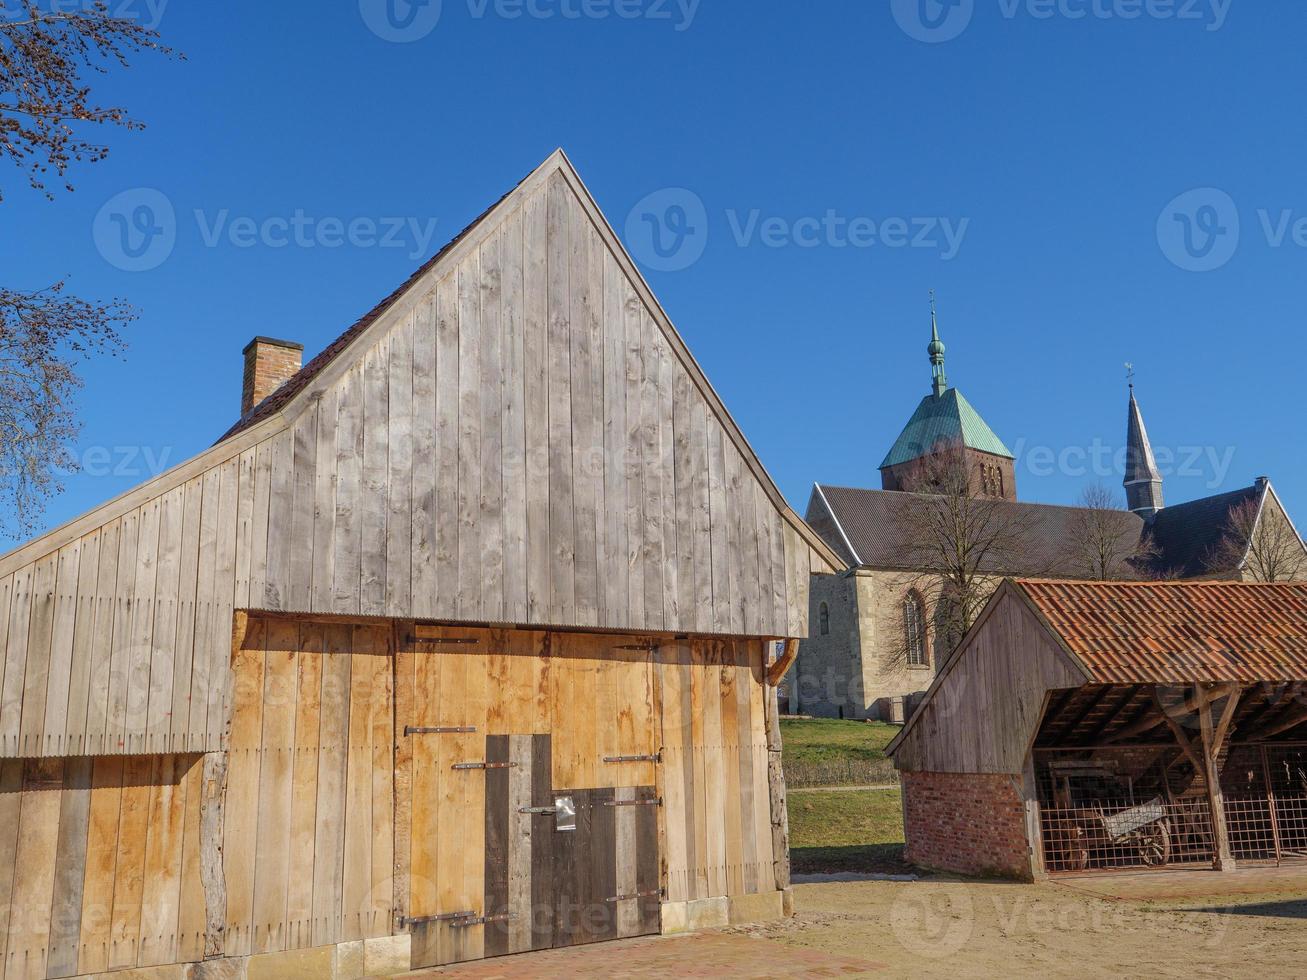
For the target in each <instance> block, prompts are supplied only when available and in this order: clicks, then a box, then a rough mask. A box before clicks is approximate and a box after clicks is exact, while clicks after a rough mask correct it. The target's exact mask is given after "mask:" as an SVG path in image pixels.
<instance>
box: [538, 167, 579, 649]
mask: <svg viewBox="0 0 1307 980" xmlns="http://www.w3.org/2000/svg"><path fill="white" fill-rule="evenodd" d="M570 198H571V191H570V190H568V188H567V185H566V183H565V182H564V181H563V179H562V178H561V177H558V176H555V177H552V178H550V181H549V203H548V215H547V221H548V243H547V252H548V257H549V262H548V279H549V282H548V290H547V292H548V304H549V307H548V309H549V314H548V315H549V340H548V345H547V348H546V357H547V360H548V365H549V377H548V382H547V390H548V393H549V450H548V458H549V532H548V533H549V543H550V548H551V558H550V571H549V578H550V595H551V606H550V611H549V614H548V616H547V619H546V621H547V622H554V623H564V624H571V623H575V622H576V599H577V595H576V573H575V564H574V563H575V560H576V554H575V552H576V523H575V518H574V515H573V512H572V504H573V498H572V372H571V334H572V326H571V304H570V293H569V282H570V270H569V256H570V248H569V224H570V222H569V218H570V215H571V210H570V200H569V199H570Z"/></svg>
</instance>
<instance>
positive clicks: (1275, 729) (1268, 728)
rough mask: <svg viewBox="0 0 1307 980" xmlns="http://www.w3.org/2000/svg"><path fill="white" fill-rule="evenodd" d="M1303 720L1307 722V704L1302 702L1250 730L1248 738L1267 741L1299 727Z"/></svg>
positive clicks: (1254, 740) (1255, 740)
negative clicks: (1259, 726) (1254, 729)
mask: <svg viewBox="0 0 1307 980" xmlns="http://www.w3.org/2000/svg"><path fill="white" fill-rule="evenodd" d="M1303 722H1307V704H1300V705H1298V706H1297V707H1294V708H1290V709H1289V710H1288V711H1286V712H1284V713H1283V714H1281V715H1280V716H1279V717H1277V718H1276V719H1275V720H1274V721H1272V722H1270V723H1268V724H1266V725H1263V726H1262V727H1261V728H1259V729H1257V730H1256V731H1253V732H1249V733H1248V740H1249V741H1250V742H1261V741H1265V740H1266V739H1268V738H1273V737H1274V736H1276V735H1279V734H1280V733H1281V732H1287V731H1288V730H1289V729H1290V728H1297V727H1298V726H1299V725H1301V724H1302V723H1303Z"/></svg>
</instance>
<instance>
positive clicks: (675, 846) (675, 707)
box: [617, 643, 690, 934]
mask: <svg viewBox="0 0 1307 980" xmlns="http://www.w3.org/2000/svg"><path fill="white" fill-rule="evenodd" d="M685 649H686V648H685V645H684V644H681V643H677V644H674V645H671V644H669V645H665V646H663V647H660V648H659V660H660V663H659V665H658V670H659V672H660V674H661V681H662V692H663V697H662V704H663V710H662V717H661V719H660V722H661V724H662V739H661V742H662V754H663V781H664V784H665V796H664V799H663V812H662V819H663V822H664V826H665V834H664V836H665V839H666V841H667V849H666V852H665V853H664V854H663V863H664V865H665V867H666V869H667V870H666V877H667V882H666V886H667V900H668V901H669V902H685V901H689V898H690V893H689V888H688V875H689V867H690V865H689V859H688V856H687V853H686V794H685V787H686V762H687V759H686V752H685V743H686V734H687V733H686V728H687V726H688V725H689V724H690V719H689V718H688V717H686V716H685V714H684V713H683V711H682V705H683V704H684V702H685V700H686V695H687V694H688V691H686V689H685V670H684V668H683V667H682V665H681V662H680V661H681V659H682V654H683V652H684V650H685ZM630 798H631V799H634V793H632V795H631V797H630ZM620 829H621V826H620V824H619V834H618V845H617V854H618V859H619V861H620V860H621V857H622V854H623V845H622V840H623V837H622V834H621V833H620ZM628 829H629V833H630V835H631V836H632V839H631V841H630V843H629V846H630V847H631V848H634V844H635V841H634V834H635V825H634V823H632V824H631V825H630V827H629V828H628ZM618 867H619V883H618V885H619V887H622V885H621V875H620V871H621V865H620V864H619V866H618ZM630 879H631V880H630V882H629V884H630V886H631V889H632V891H634V886H635V865H634V853H633V852H632V863H631V865H630ZM634 912H635V906H634V905H632V906H631V908H630V909H628V911H627V913H625V914H624V916H623V919H622V921H623V923H625V928H626V929H627V932H626V933H624V934H629V931H630V930H631V929H634V928H635V919H636V918H637V916H636V915H635V914H634Z"/></svg>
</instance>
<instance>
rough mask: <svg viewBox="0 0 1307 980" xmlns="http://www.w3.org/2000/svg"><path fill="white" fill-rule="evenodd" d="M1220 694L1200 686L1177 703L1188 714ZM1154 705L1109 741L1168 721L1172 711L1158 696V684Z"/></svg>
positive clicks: (1148, 729)
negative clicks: (1151, 709) (1148, 711)
mask: <svg viewBox="0 0 1307 980" xmlns="http://www.w3.org/2000/svg"><path fill="white" fill-rule="evenodd" d="M1220 695H1221V692H1220V691H1219V690H1218V691H1216V692H1212V691H1208V690H1205V689H1203V688H1199V689H1198V690H1196V691H1195V692H1194V693H1193V694H1191V695H1189V697H1187V698H1185V699H1184V701H1183V702H1182V703H1181V704H1179V705H1177V706H1176V707H1177V708H1183V709H1184V710H1183V711H1182V712H1181V714H1186V715H1188V714H1193V713H1194V712H1195V711H1197V710H1198V708H1199V707H1200V706H1201V705H1203V704H1206V703H1208V702H1209V701H1212V700H1214V699H1215V698H1218V697H1220ZM1153 705H1154V710H1153V711H1151V712H1150V713H1149V714H1147V715H1145V716H1144V717H1142V718H1140V719H1138V720H1137V721H1132V722H1131V723H1130V724H1129V725H1127V726H1126V727H1125V728H1123V729H1121V730H1120V731H1119V732H1117V733H1116V734H1115V735H1113V736H1112V737H1111V738H1109V739H1108V742H1120V741H1122V740H1124V739H1127V738H1131V737H1133V736H1135V735H1142V734H1143V733H1144V732H1150V731H1152V730H1153V729H1154V728H1156V727H1157V726H1158V725H1160V724H1162V722H1164V721H1166V719H1167V718H1168V717H1169V715H1170V712H1168V711H1167V709H1166V707H1165V706H1164V705H1163V704H1162V702H1161V700H1160V699H1159V698H1158V697H1157V687H1156V685H1154V687H1153ZM1172 710H1174V709H1172Z"/></svg>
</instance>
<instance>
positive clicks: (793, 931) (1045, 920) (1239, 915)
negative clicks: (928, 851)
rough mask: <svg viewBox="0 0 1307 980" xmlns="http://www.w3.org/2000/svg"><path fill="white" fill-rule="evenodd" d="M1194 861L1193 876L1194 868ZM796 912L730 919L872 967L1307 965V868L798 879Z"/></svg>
mask: <svg viewBox="0 0 1307 980" xmlns="http://www.w3.org/2000/svg"><path fill="white" fill-rule="evenodd" d="M1185 874H1189V875H1191V877H1187V878H1186V877H1185ZM795 905H796V909H797V914H796V916H795V917H794V918H793V919H791V920H787V921H782V922H777V923H772V924H769V925H763V926H758V927H749V928H744V929H738V930H729V931H730V932H733V933H737V934H745V935H751V936H754V937H757V938H762V939H769V940H772V941H775V942H778V943H780V944H783V945H789V946H798V947H805V948H808V949H813V950H822V951H826V952H830V953H839V954H844V955H847V956H856V957H860V958H864V957H865V958H866V959H867V960H870V961H875V962H876V963H877V964H884V966H885V969H883V970H877V971H876V972H875V973H874V974H869V975H876V976H885V977H895V976H904V977H907V976H912V977H948V978H950V980H957V978H962V977H977V976H992V977H1000V976H1013V975H1016V976H1041V977H1250V976H1255V977H1261V978H1269V977H1291V976H1303V975H1304V974H1305V973H1307V875H1304V874H1303V873H1301V872H1300V873H1296V874H1282V873H1274V872H1272V873H1269V874H1268V873H1262V874H1256V873H1245V872H1239V873H1237V875H1236V876H1233V880H1232V879H1231V877H1230V876H1227V878H1226V879H1224V880H1222V879H1219V878H1214V877H1212V876H1210V875H1206V874H1195V873H1192V872H1189V873H1182V874H1174V875H1173V874H1167V875H1153V876H1131V877H1119V876H1118V877H1113V878H1102V879H1092V880H1081V881H1079V882H1076V883H1075V884H1074V885H1070V884H1062V883H1044V884H1036V885H1017V884H1004V883H989V882H976V881H955V880H950V879H943V878H937V879H927V880H922V881H917V882H888V881H873V882H840V883H825V884H812V885H800V886H796V888H795Z"/></svg>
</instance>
